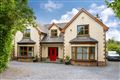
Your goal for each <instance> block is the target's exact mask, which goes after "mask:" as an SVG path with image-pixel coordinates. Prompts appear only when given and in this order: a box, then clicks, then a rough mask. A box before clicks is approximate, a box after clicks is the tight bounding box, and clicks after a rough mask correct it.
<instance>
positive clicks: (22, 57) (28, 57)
mask: <svg viewBox="0 0 120 80" xmlns="http://www.w3.org/2000/svg"><path fill="white" fill-rule="evenodd" d="M17 58H19V59H32V58H33V57H32V56H31V57H30V56H18V57H17Z"/></svg>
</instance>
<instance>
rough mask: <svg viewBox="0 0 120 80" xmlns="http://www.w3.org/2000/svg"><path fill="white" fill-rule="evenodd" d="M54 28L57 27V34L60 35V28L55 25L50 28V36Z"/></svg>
mask: <svg viewBox="0 0 120 80" xmlns="http://www.w3.org/2000/svg"><path fill="white" fill-rule="evenodd" d="M52 29H57V36H59V35H60V30H59V28H58V27H57V26H56V25H53V26H52V27H51V28H50V30H49V36H51V30H52Z"/></svg>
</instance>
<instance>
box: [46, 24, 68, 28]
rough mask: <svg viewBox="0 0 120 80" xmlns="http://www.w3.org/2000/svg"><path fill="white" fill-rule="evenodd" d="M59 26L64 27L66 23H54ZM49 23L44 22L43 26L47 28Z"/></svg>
mask: <svg viewBox="0 0 120 80" xmlns="http://www.w3.org/2000/svg"><path fill="white" fill-rule="evenodd" d="M55 24H56V25H57V26H58V27H59V28H62V29H63V28H64V27H65V25H66V24H67V23H55ZM50 25H51V24H45V25H44V26H45V27H47V28H49V26H50Z"/></svg>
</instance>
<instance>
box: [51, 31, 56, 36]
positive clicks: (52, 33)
mask: <svg viewBox="0 0 120 80" xmlns="http://www.w3.org/2000/svg"><path fill="white" fill-rule="evenodd" d="M51 37H57V29H52V30H51Z"/></svg>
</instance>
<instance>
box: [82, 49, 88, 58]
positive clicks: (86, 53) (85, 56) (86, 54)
mask: <svg viewBox="0 0 120 80" xmlns="http://www.w3.org/2000/svg"><path fill="white" fill-rule="evenodd" d="M88 53H89V52H88V48H87V47H84V48H83V60H88Z"/></svg>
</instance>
